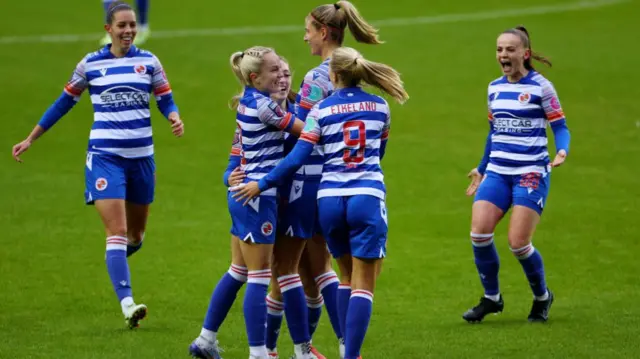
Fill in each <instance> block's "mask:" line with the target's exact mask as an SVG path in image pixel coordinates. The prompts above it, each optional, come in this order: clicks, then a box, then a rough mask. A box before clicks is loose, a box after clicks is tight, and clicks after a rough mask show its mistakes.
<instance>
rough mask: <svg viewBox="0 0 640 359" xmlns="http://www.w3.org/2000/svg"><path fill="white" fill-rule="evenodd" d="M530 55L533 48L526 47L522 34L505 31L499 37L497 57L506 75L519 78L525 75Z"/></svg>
mask: <svg viewBox="0 0 640 359" xmlns="http://www.w3.org/2000/svg"><path fill="white" fill-rule="evenodd" d="M529 57H531V50H530V49H528V48H527V47H525V44H524V43H523V41H522V39H521V38H520V36H518V35H516V34H512V33H504V34H501V35H500V36H499V37H498V42H497V46H496V59H497V60H498V63H499V64H500V69H501V70H502V73H503V74H505V75H506V76H508V77H510V78H519V77H521V76H522V75H524V74H525V73H526V72H527V70H526V69H525V66H524V62H525V60H527V59H529Z"/></svg>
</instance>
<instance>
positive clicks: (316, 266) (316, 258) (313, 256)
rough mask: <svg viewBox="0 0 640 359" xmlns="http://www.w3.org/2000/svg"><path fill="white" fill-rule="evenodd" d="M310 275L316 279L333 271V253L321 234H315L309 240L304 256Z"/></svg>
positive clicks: (303, 259)
mask: <svg viewBox="0 0 640 359" xmlns="http://www.w3.org/2000/svg"><path fill="white" fill-rule="evenodd" d="M302 261H304V262H305V265H306V266H307V269H308V270H309V273H310V274H311V275H312V276H313V277H314V278H315V277H317V276H319V275H321V274H324V273H327V272H330V271H331V270H333V267H332V266H331V253H329V249H328V247H327V242H326V241H325V239H324V237H323V236H322V235H321V234H315V235H314V236H313V237H312V238H311V239H309V240H307V246H306V247H305V249H304V252H303V254H302V260H301V262H302Z"/></svg>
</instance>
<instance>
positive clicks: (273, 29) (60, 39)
mask: <svg viewBox="0 0 640 359" xmlns="http://www.w3.org/2000/svg"><path fill="white" fill-rule="evenodd" d="M628 1H630V0H594V1H581V2H575V3H568V4H558V5H548V6H536V7H527V8H521V9H505V10H495V11H485V12H475V13H466V14H444V15H437V16H424V17H409V18H393V19H383V20H377V21H372V24H373V25H375V26H380V27H400V26H413V25H425V24H444V23H458V22H467V21H483V20H492V19H499V18H505V17H514V16H527V15H545V14H553V13H562V12H569V11H578V10H585V9H594V8H600V7H605V6H611V5H617V4H621V3H625V2H628ZM300 31H302V26H301V25H283V26H253V27H228V28H211V29H184V30H164V31H163V30H160V31H157V30H154V31H153V34H152V36H153V38H154V39H175V38H182V37H193V36H201V37H203V36H207V37H213V36H236V35H261V34H285V33H296V32H300ZM101 36H104V33H101V34H83V35H35V36H2V37H0V45H6V44H25V43H64V42H82V41H96V40H97V39H99V38H100V37H101Z"/></svg>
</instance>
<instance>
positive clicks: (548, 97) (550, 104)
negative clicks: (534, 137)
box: [541, 81, 565, 122]
mask: <svg viewBox="0 0 640 359" xmlns="http://www.w3.org/2000/svg"><path fill="white" fill-rule="evenodd" d="M541 85H542V108H543V109H544V113H545V115H546V117H547V120H548V121H549V122H554V121H558V120H564V119H565V118H564V111H562V106H561V105H560V100H559V99H558V93H557V92H556V89H555V88H554V86H553V84H552V83H551V82H550V81H541Z"/></svg>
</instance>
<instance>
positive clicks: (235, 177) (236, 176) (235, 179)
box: [228, 167, 247, 187]
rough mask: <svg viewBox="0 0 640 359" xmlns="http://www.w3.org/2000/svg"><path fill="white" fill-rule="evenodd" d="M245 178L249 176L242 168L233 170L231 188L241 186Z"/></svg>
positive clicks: (230, 181)
mask: <svg viewBox="0 0 640 359" xmlns="http://www.w3.org/2000/svg"><path fill="white" fill-rule="evenodd" d="M245 177H247V175H246V174H245V173H244V171H243V170H241V169H240V167H236V168H234V169H233V171H232V172H231V174H230V175H229V179H228V181H229V187H235V186H237V185H239V184H241V183H242V182H243V181H244V179H245Z"/></svg>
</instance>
